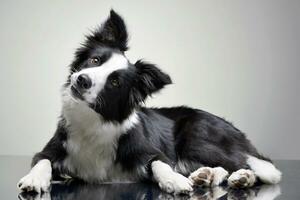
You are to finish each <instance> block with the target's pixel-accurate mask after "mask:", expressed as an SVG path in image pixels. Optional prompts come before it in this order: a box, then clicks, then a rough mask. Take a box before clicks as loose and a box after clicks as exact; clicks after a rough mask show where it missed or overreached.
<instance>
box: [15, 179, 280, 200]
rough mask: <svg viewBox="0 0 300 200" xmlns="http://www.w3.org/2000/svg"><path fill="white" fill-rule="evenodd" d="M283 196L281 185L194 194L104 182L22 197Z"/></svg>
mask: <svg viewBox="0 0 300 200" xmlns="http://www.w3.org/2000/svg"><path fill="white" fill-rule="evenodd" d="M279 195H280V187H279V186H278V185H262V186H261V187H254V188H249V189H244V190H235V189H226V188H223V187H219V186H217V187H212V188H198V189H197V190H195V191H194V192H193V193H192V194H191V195H190V196H187V195H176V196H173V195H171V194H168V193H165V192H163V191H161V190H159V188H158V187H157V186H156V185H151V184H141V183H138V184H137V183H131V184H104V185H83V184H76V183H71V185H70V186H69V185H65V184H54V185H53V186H52V190H51V193H44V194H36V193H31V194H30V193H24V192H23V193H21V194H20V195H19V199H21V200H42V199H43V200H51V199H52V200H80V199H98V200H106V199H159V200H173V199H174V200H175V199H176V200H187V199H190V200H217V199H228V200H261V199H266V200H273V199H275V198H276V197H277V196H279Z"/></svg>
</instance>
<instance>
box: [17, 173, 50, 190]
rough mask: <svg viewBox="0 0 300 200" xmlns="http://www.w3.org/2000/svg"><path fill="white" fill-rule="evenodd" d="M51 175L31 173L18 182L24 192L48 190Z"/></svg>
mask: <svg viewBox="0 0 300 200" xmlns="http://www.w3.org/2000/svg"><path fill="white" fill-rule="evenodd" d="M50 180H51V176H47V174H45V175H41V176H39V175H38V174H34V173H29V174H27V175H26V176H24V177H23V178H22V179H21V180H20V181H19V183H18V187H19V189H20V190H22V191H24V192H30V191H35V192H37V193H41V192H47V191H48V190H49V187H50Z"/></svg>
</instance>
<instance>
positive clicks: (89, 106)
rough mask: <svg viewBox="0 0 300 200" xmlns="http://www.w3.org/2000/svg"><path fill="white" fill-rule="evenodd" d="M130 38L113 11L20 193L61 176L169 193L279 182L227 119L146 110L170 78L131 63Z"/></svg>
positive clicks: (72, 80) (89, 42)
mask: <svg viewBox="0 0 300 200" xmlns="http://www.w3.org/2000/svg"><path fill="white" fill-rule="evenodd" d="M127 38H128V37H127V31H126V26H125V24H124V21H123V19H122V18H121V17H120V16H119V15H118V14H117V13H115V12H114V11H113V10H112V11H111V12H110V16H109V17H108V19H107V20H106V21H105V22H104V24H103V25H102V26H101V27H100V28H99V29H98V30H96V31H95V32H93V33H92V34H91V35H89V36H87V38H86V41H85V43H84V44H83V46H82V47H81V48H79V49H78V50H77V51H76V53H75V59H74V61H73V63H72V64H71V69H70V75H69V77H68V79H67V82H66V84H65V85H64V86H63V90H62V100H63V106H62V113H61V117H60V120H59V122H58V126H57V130H56V133H55V134H54V136H53V137H52V139H51V140H50V141H49V142H48V144H47V145H46V146H45V147H44V149H43V150H42V151H41V152H39V153H37V154H36V155H35V156H34V158H33V160H32V169H31V171H30V172H29V174H27V175H26V176H25V177H23V178H22V179H21V180H20V182H19V183H18V187H19V188H20V189H21V190H24V191H31V190H34V191H37V192H43V191H48V190H49V186H50V181H51V180H52V179H56V178H57V177H59V176H63V175H68V176H70V177H73V178H79V179H81V180H84V181H86V182H88V183H103V182H135V181H143V180H152V181H155V182H157V183H158V184H159V186H160V188H161V189H163V190H165V191H167V192H169V193H188V192H190V191H192V190H193V188H192V186H193V185H202V186H214V185H219V184H220V183H222V182H223V181H224V180H227V181H228V185H229V186H231V187H235V188H241V187H251V186H253V184H254V183H255V182H256V181H257V180H260V181H261V182H263V183H268V184H276V183H278V182H279V181H280V179H281V172H280V171H279V170H278V169H276V168H275V166H274V165H273V164H272V162H271V160H269V159H268V158H266V157H263V156H262V155H260V154H259V153H258V152H257V150H256V149H255V147H253V145H252V144H251V143H250V142H249V140H247V138H246V137H245V135H244V134H243V133H242V132H241V131H240V130H238V129H237V128H235V127H234V126H233V125H232V124H231V123H229V122H227V121H225V120H224V119H222V118H219V117H217V116H215V115H212V114H210V113H207V112H205V111H202V110H198V109H192V108H188V107H183V106H182V107H171V108H146V107H143V106H142V105H141V104H142V103H143V102H144V101H145V100H146V98H147V97H148V96H150V95H151V94H153V93H155V92H157V91H159V90H161V89H162V88H163V87H164V86H165V85H167V84H170V83H171V79H170V77H169V76H168V75H167V74H166V73H164V72H162V71H161V70H160V69H158V68H157V67H156V66H155V65H153V64H150V63H146V62H143V61H137V62H136V63H134V64H132V63H130V62H129V61H128V59H127V58H126V56H125V54H124V52H125V51H126V50H127V48H128V47H127Z"/></svg>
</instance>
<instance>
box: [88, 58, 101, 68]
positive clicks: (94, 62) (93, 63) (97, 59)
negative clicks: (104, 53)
mask: <svg viewBox="0 0 300 200" xmlns="http://www.w3.org/2000/svg"><path fill="white" fill-rule="evenodd" d="M90 63H91V64H92V65H97V66H99V65H100V63H101V60H100V58H99V57H93V58H91V59H90Z"/></svg>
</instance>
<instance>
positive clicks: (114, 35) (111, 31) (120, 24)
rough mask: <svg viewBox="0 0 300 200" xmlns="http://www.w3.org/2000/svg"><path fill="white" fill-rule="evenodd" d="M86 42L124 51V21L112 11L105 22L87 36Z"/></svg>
mask: <svg viewBox="0 0 300 200" xmlns="http://www.w3.org/2000/svg"><path fill="white" fill-rule="evenodd" d="M88 40H90V41H96V42H100V43H103V44H104V45H108V46H110V47H113V48H118V49H119V50H120V51H126V50H127V49H128V47H127V40H128V34H127V30H126V25H125V22H124V20H123V19H122V17H121V16H120V15H119V14H117V13H116V12H115V11H114V10H111V11H110V15H109V17H108V18H107V19H106V21H105V22H104V23H103V24H102V25H101V27H100V28H99V29H98V30H96V31H95V32H94V33H93V34H92V35H91V36H88Z"/></svg>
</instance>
